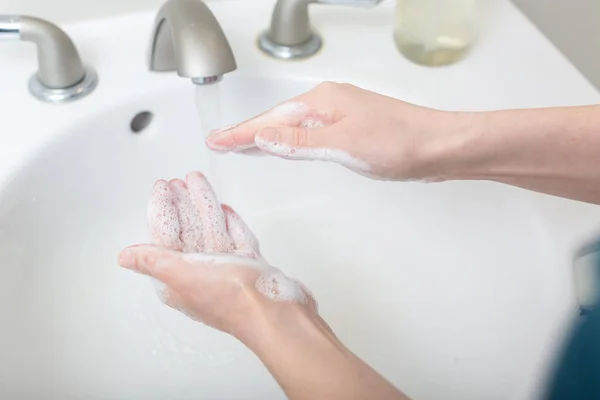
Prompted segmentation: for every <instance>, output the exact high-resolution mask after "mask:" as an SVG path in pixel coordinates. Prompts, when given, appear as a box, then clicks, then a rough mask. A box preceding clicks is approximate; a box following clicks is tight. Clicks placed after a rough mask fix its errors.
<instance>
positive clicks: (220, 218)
mask: <svg viewBox="0 0 600 400" xmlns="http://www.w3.org/2000/svg"><path fill="white" fill-rule="evenodd" d="M186 183H187V187H188V191H189V195H190V199H191V201H192V204H194V206H195V207H196V210H198V215H199V217H200V219H201V220H202V237H203V238H204V249H203V251H204V252H208V253H228V252H230V251H231V250H232V246H233V244H232V241H231V238H230V237H229V235H228V234H227V223H226V221H225V214H224V212H223V210H222V209H221V206H220V205H219V202H218V201H217V196H216V195H215V192H214V191H213V189H212V187H211V185H210V183H209V182H208V180H207V179H206V177H205V176H204V175H202V174H201V173H200V172H190V173H189V174H188V175H187V177H186Z"/></svg>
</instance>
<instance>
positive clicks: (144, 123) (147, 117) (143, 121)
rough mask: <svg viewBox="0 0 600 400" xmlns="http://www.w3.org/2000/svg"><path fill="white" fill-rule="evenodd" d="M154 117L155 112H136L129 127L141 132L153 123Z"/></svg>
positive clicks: (135, 131)
mask: <svg viewBox="0 0 600 400" xmlns="http://www.w3.org/2000/svg"><path fill="white" fill-rule="evenodd" d="M153 118H154V114H152V113H151V112H150V111H142V112H139V113H137V114H136V116H135V117H133V119H132V120H131V123H130V124H129V127H130V128H131V131H132V132H133V133H140V132H142V131H143V130H144V129H146V128H147V127H148V126H150V123H152V119H153Z"/></svg>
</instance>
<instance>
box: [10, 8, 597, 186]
mask: <svg viewBox="0 0 600 400" xmlns="http://www.w3.org/2000/svg"><path fill="white" fill-rule="evenodd" d="M489 3H490V4H489V12H488V14H487V16H486V23H485V29H484V32H483V33H482V35H481V37H480V40H479V41H478V43H477V44H476V46H474V48H473V49H472V51H471V53H470V54H469V55H468V57H466V58H465V59H464V60H463V61H461V62H459V63H457V64H455V65H452V66H448V67H441V68H428V67H421V66H417V65H415V64H413V63H411V62H409V61H408V60H406V59H405V58H403V57H402V56H401V55H400V54H399V53H398V52H397V51H396V49H395V46H394V43H393V40H392V29H393V19H394V18H393V17H394V13H393V6H394V2H392V1H389V0H388V1H386V2H384V3H383V4H382V5H381V6H379V7H378V8H375V9H372V10H364V9H352V8H345V7H334V6H318V5H316V6H313V7H311V15H312V22H313V25H314V26H315V27H316V28H317V29H318V30H319V31H320V32H321V33H322V35H323V37H324V40H325V46H324V48H323V49H322V50H321V52H320V53H319V54H317V55H316V56H315V57H313V58H311V59H309V60H307V61H303V62H298V61H296V62H284V61H277V60H272V59H269V58H268V57H266V56H264V55H263V54H262V53H260V52H259V51H258V50H257V48H256V46H255V40H256V37H257V35H258V33H259V32H260V31H261V30H263V29H264V28H265V27H266V26H267V25H268V21H269V19H270V13H271V10H272V7H273V4H274V1H273V0H257V1H253V2H250V1H245V0H237V1H226V2H216V3H211V4H210V6H211V8H212V9H213V10H214V12H215V14H216V16H217V18H218V19H219V21H221V24H222V25H223V28H224V31H225V32H226V34H227V36H228V37H229V40H230V42H231V45H232V47H233V49H234V53H235V54H236V57H237V61H238V65H239V69H238V71H236V72H235V73H236V74H243V75H249V76H261V77H264V76H268V77H274V78H275V77H276V78H289V79H302V80H311V81H315V82H318V81H321V80H336V81H346V82H351V83H355V84H358V85H360V86H362V87H365V88H369V89H372V90H377V91H381V92H383V93H385V94H388V95H391V96H396V97H399V98H402V99H404V100H406V101H410V102H414V103H418V104H422V105H427V106H431V107H437V108H441V109H449V110H490V109H500V108H523V107H546V106H559V105H578V104H590V103H600V94H599V93H598V91H597V90H596V89H595V88H594V87H593V86H592V85H591V84H590V83H589V82H588V81H587V80H586V79H585V78H584V77H583V76H582V75H581V74H580V73H579V72H578V71H577V70H576V69H575V67H573V66H572V65H571V63H570V62H569V61H568V60H567V59H566V58H565V57H564V56H563V55H562V54H561V53H560V52H559V51H558V50H557V49H556V48H555V47H554V46H553V45H552V44H551V43H550V42H549V41H548V40H547V39H546V38H545V37H544V36H543V35H542V34H541V33H540V32H539V31H538V30H537V28H536V27H535V26H534V25H533V24H532V23H531V22H530V21H528V20H527V18H526V17H525V16H524V15H523V14H522V13H521V12H520V11H519V10H518V9H517V8H516V7H515V6H514V5H513V4H512V3H510V2H509V1H507V0H490V1H489ZM153 16H154V12H142V13H136V14H128V15H123V16H118V17H114V18H107V19H101V20H93V21H86V22H80V23H76V24H72V25H67V26H65V27H64V28H65V30H66V31H67V32H68V33H69V34H70V35H71V36H72V38H73V39H74V41H75V42H76V44H77V45H78V47H79V49H80V52H81V54H82V57H83V58H84V61H85V62H86V63H88V64H90V65H92V66H93V67H94V68H95V69H96V70H97V71H98V74H99V77H100V84H99V87H98V89H97V90H96V92H94V93H93V94H92V95H90V96H89V97H88V98H85V99H83V100H81V101H78V102H75V103H72V104H67V105H58V106H56V105H49V104H43V103H40V102H39V101H37V100H35V99H34V98H33V97H32V96H31V95H30V94H29V92H28V91H27V80H28V79H29V77H30V76H31V74H32V73H33V72H34V70H35V63H36V59H35V48H34V47H33V46H32V45H31V44H23V43H19V42H3V43H1V44H0V54H1V57H2V60H4V61H5V62H3V63H1V64H0V88H1V89H0V90H1V92H0V110H1V112H2V120H1V121H2V122H1V125H0V126H1V128H2V129H0V185H3V184H6V182H7V179H10V176H11V175H12V174H14V173H18V171H19V166H20V165H23V163H26V162H27V160H28V159H29V158H30V157H33V156H34V155H35V154H36V150H37V149H39V148H40V147H41V146H44V145H47V144H48V143H51V142H52V141H53V140H58V139H59V138H60V135H61V134H63V133H64V132H65V131H67V130H69V129H72V128H73V127H74V126H78V124H81V130H82V134H84V132H85V126H84V124H85V121H86V119H87V117H88V116H91V115H95V114H98V113H101V112H102V110H103V108H104V107H106V105H107V104H114V103H116V102H119V101H124V100H125V99H128V98H132V97H135V96H140V95H143V94H144V93H148V92H149V91H153V90H160V88H164V87H167V86H170V85H189V83H188V82H187V80H184V79H179V78H178V77H176V76H175V74H156V73H150V72H148V71H147V68H146V66H145V62H144V60H145V54H146V47H147V45H148V40H149V32H150V29H151V25H152V20H153ZM7 61H8V62H7ZM225 79H227V77H225Z"/></svg>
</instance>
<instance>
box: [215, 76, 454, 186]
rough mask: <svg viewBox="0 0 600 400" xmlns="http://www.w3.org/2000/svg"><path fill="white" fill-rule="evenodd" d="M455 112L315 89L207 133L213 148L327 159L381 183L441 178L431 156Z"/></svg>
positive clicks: (341, 87)
mask: <svg viewBox="0 0 600 400" xmlns="http://www.w3.org/2000/svg"><path fill="white" fill-rule="evenodd" d="M455 119H456V114H453V113H448V112H443V111H438V110H433V109H429V108H425V107H420V106H416V105H413V104H409V103H406V102H403V101H400V100H396V99H393V98H390V97H386V96H382V95H379V94H377V93H374V92H369V91H366V90H363V89H360V88H357V87H355V86H352V85H348V84H338V83H332V82H325V83H322V84H320V85H319V86H317V87H316V88H315V89H313V90H311V91H309V92H307V93H305V94H303V95H301V96H298V97H296V98H294V99H291V100H289V101H287V102H284V103H283V104H280V105H279V106H277V107H275V108H273V109H271V110H269V111H267V112H266V113H264V114H261V115H259V116H258V117H256V118H253V119H250V120H248V121H246V122H243V123H241V124H239V125H236V126H233V127H229V128H225V129H222V130H217V131H214V132H212V134H211V135H210V136H209V137H208V138H207V140H206V144H207V146H208V147H209V148H211V149H213V150H215V151H219V152H238V153H246V152H248V151H252V149H253V148H254V149H255V148H256V147H258V148H259V149H260V150H262V151H263V152H265V153H268V154H270V155H274V156H278V157H282V158H287V159H292V160H322V161H333V162H337V163H339V164H341V165H344V166H346V167H348V168H350V169H351V170H353V171H355V172H358V173H360V174H362V175H365V176H368V177H372V178H376V179H385V180H425V181H438V180H443V176H441V174H440V173H439V171H437V168H436V165H434V164H435V162H433V161H432V160H433V159H434V157H433V155H434V154H433V153H435V152H436V151H437V150H438V149H437V147H439V146H438V145H437V143H438V139H439V138H440V136H444V134H445V133H447V132H448V130H449V129H451V127H452V125H453V124H454V121H455Z"/></svg>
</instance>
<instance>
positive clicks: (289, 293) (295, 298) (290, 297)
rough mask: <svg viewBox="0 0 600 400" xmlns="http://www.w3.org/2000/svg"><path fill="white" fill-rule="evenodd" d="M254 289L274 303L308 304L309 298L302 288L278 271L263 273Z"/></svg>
mask: <svg viewBox="0 0 600 400" xmlns="http://www.w3.org/2000/svg"><path fill="white" fill-rule="evenodd" d="M254 287H255V288H256V290H258V291H259V293H262V294H263V295H264V296H265V297H267V298H269V299H271V300H273V301H289V302H297V303H303V304H306V303H308V298H307V297H306V294H305V293H304V291H303V290H302V287H301V286H300V285H299V284H298V283H297V282H296V281H295V280H293V279H291V278H289V277H288V276H286V275H285V274H284V273H283V272H281V271H279V270H277V269H272V270H270V271H268V272H265V273H263V274H262V275H261V276H260V277H259V278H258V280H257V281H256V284H255V285H254Z"/></svg>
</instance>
